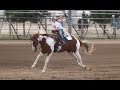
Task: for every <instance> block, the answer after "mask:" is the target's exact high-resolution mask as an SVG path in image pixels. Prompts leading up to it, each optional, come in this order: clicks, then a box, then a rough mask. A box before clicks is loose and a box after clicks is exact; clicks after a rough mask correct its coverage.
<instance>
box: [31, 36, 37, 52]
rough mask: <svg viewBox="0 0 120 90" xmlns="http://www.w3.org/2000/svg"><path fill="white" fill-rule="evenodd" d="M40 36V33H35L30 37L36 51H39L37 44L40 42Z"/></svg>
mask: <svg viewBox="0 0 120 90" xmlns="http://www.w3.org/2000/svg"><path fill="white" fill-rule="evenodd" d="M38 37H39V34H34V35H33V36H31V37H30V40H31V41H30V42H31V44H32V50H33V51H34V52H36V51H37V46H38V44H39V41H38Z"/></svg>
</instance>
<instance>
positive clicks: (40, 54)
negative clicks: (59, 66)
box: [31, 52, 43, 68]
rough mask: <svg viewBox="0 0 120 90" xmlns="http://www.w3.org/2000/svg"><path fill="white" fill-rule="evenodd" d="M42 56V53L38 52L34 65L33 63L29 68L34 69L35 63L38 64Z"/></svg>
mask: <svg viewBox="0 0 120 90" xmlns="http://www.w3.org/2000/svg"><path fill="white" fill-rule="evenodd" d="M42 55H43V53H42V52H40V53H39V55H38V56H37V58H36V60H35V62H34V63H33V65H32V66H31V68H34V67H35V65H36V64H37V62H38V60H39V58H40V57H41V56H42Z"/></svg>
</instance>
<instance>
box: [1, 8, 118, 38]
mask: <svg viewBox="0 0 120 90" xmlns="http://www.w3.org/2000/svg"><path fill="white" fill-rule="evenodd" d="M25 11H26V12H25ZM43 11H45V10H43ZM49 11H50V10H49ZM60 11H64V10H60ZM77 11H79V10H77ZM80 11H82V10H80ZM83 11H84V10H83ZM85 11H103V13H90V15H92V14H100V15H103V14H107V15H111V16H112V15H113V14H114V15H119V14H120V10H85ZM104 12H106V13H104ZM111 12H113V13H111ZM7 13H18V14H19V13H31V14H34V13H42V12H39V11H38V12H35V11H34V10H33V11H31V12H27V10H20V11H17V12H14V11H13V12H7ZM43 13H44V14H47V13H48V12H43ZM52 14H54V13H52ZM57 14H64V13H59V12H58V13H57ZM75 14H76V15H75ZM81 14H82V13H72V14H71V19H72V21H71V24H72V32H71V33H72V34H74V35H78V34H79V35H81V32H83V33H82V34H83V36H85V38H88V39H89V38H105V39H106V38H111V39H117V38H120V30H119V29H117V28H115V27H113V26H111V24H110V23H107V24H105V23H94V22H93V20H110V19H111V18H99V17H98V18H89V17H88V18H82V17H81ZM66 15H68V13H66ZM41 17H42V16H41ZM41 17H6V16H4V15H0V39H29V34H35V33H37V32H38V31H40V32H41V33H46V32H47V33H51V31H50V30H52V29H53V28H52V25H51V17H52V15H50V16H47V17H44V16H43V17H44V18H43V21H42V22H40V21H39V20H40V18H41ZM24 18H27V19H28V21H26V22H25V23H21V22H19V20H20V19H24ZM11 19H16V21H15V22H12V21H11ZM29 19H34V20H36V21H37V22H35V23H33V22H30V21H29ZM79 19H81V20H85V19H87V20H89V23H87V24H86V23H78V20H79ZM63 26H64V30H65V31H67V32H68V31H69V30H68V28H69V26H68V22H67V21H66V17H65V16H63ZM79 26H81V27H82V29H81V28H79ZM84 26H88V27H84ZM104 26H105V27H106V28H105V27H104ZM76 32H77V33H76Z"/></svg>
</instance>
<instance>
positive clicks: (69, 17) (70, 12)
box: [68, 10, 72, 34]
mask: <svg viewBox="0 0 120 90" xmlns="http://www.w3.org/2000/svg"><path fill="white" fill-rule="evenodd" d="M71 17H72V10H68V32H69V33H70V34H71V33H72V18H71Z"/></svg>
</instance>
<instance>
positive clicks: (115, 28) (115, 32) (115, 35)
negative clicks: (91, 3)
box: [113, 27, 117, 39]
mask: <svg viewBox="0 0 120 90" xmlns="http://www.w3.org/2000/svg"><path fill="white" fill-rule="evenodd" d="M116 28H117V27H114V28H113V30H114V33H113V34H114V39H116Z"/></svg>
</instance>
